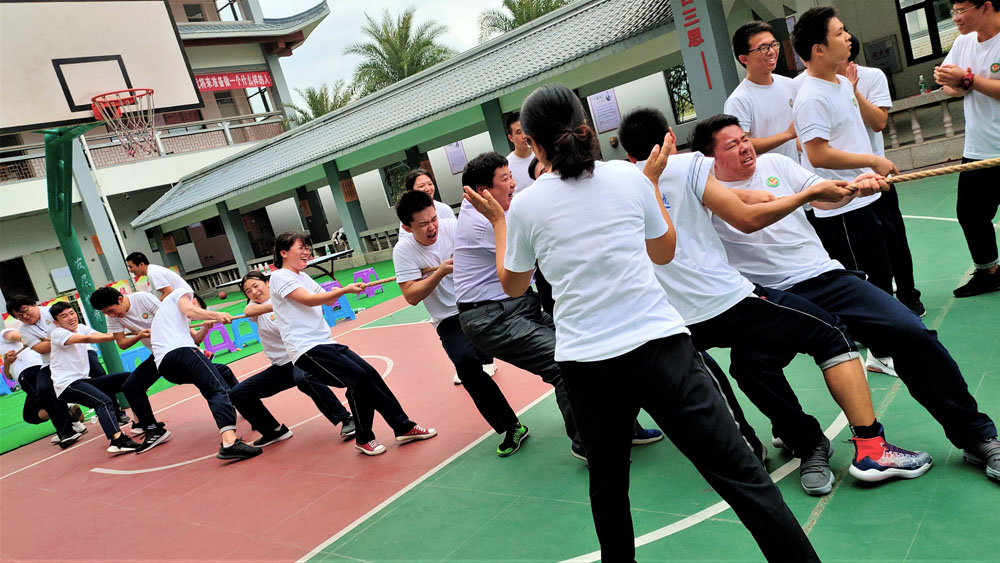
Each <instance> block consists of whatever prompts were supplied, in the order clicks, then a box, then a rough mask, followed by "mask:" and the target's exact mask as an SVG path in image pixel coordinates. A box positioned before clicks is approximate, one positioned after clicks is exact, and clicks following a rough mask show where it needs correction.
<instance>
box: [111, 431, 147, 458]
mask: <svg viewBox="0 0 1000 563" xmlns="http://www.w3.org/2000/svg"><path fill="white" fill-rule="evenodd" d="M140 446H141V444H136V443H135V442H133V441H132V438H129V437H128V436H126V435H125V433H124V432H121V433H119V434H118V437H117V438H112V439H111V445H110V446H108V452H110V453H113V454H125V453H129V452H134V451H136V450H137V449H139V447H140Z"/></svg>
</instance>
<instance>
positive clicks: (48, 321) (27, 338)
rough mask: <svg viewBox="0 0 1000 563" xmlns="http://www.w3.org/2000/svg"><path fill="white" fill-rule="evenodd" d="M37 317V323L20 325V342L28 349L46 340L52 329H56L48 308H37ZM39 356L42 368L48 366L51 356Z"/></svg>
mask: <svg viewBox="0 0 1000 563" xmlns="http://www.w3.org/2000/svg"><path fill="white" fill-rule="evenodd" d="M38 315H39V317H38V322H37V323H35V324H33V325H29V324H24V323H21V330H20V331H19V332H20V333H21V341H22V342H24V343H25V344H26V345H27V346H28V348H31V347H32V346H34V345H35V344H38V343H39V342H41V341H42V340H45V339H46V338H48V337H49V334H50V333H51V332H52V329H54V328H55V327H56V325H55V323H54V322H53V321H52V313H50V312H49V308H48V307H43V306H39V307H38ZM39 356H40V357H41V358H42V365H43V366H47V365H49V362H50V361H51V354H39Z"/></svg>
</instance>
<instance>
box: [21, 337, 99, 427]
mask: <svg viewBox="0 0 1000 563" xmlns="http://www.w3.org/2000/svg"><path fill="white" fill-rule="evenodd" d="M87 359H88V360H89V362H90V373H89V374H88V376H89V377H100V376H102V375H104V373H105V372H104V366H102V365H101V362H100V360H98V358H97V352H95V351H94V350H93V349H91V350H87ZM29 385H30V383H29ZM33 389H34V391H35V393H36V397H37V398H38V402H39V403H40V404H41V405H42V408H44V409H45V412H47V413H49V420H51V421H52V426H55V427H56V433H57V434H58V435H59V437H61V438H65V437H68V436H72V435H73V434H75V431H74V430H73V417H72V416H71V415H70V414H69V409H68V408H66V403H67V401H65V400H62V399H60V398H59V397H56V390H55V388H54V387H53V386H52V372H51V370H50V369H49V366H45V367H43V368H41V369H40V370H39V371H38V373H37V374H36V375H35V381H34V385H33Z"/></svg>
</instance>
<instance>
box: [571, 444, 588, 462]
mask: <svg viewBox="0 0 1000 563" xmlns="http://www.w3.org/2000/svg"><path fill="white" fill-rule="evenodd" d="M569 455H571V456H573V457H575V458H576V459H578V460H580V461H582V462H586V461H587V454H586V453H584V451H583V450H582V449H581V448H578V447H576V444H571V445H570V447H569Z"/></svg>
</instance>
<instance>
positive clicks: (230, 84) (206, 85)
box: [194, 70, 274, 92]
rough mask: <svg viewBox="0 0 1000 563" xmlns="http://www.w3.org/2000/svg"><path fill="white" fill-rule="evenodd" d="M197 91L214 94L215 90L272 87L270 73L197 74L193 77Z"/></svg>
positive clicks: (260, 71) (263, 71)
mask: <svg viewBox="0 0 1000 563" xmlns="http://www.w3.org/2000/svg"><path fill="white" fill-rule="evenodd" d="M194 78H195V82H197V83H198V90H200V91H202V92H214V91H215V90H233V89H236V88H267V87H269V86H274V82H273V81H272V80H271V73H269V72H267V71H266V70H258V71H252V72H222V73H219V74H199V75H196V76H195V77H194Z"/></svg>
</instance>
